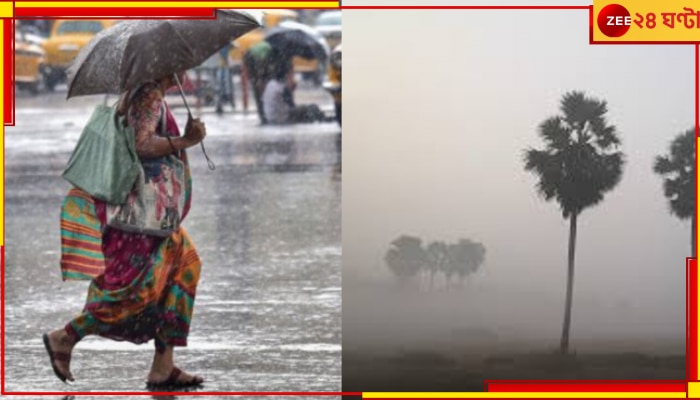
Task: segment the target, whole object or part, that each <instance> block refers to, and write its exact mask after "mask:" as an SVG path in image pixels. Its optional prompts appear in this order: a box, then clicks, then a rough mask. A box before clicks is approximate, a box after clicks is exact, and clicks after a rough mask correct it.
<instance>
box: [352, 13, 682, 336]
mask: <svg viewBox="0 0 700 400" xmlns="http://www.w3.org/2000/svg"><path fill="white" fill-rule="evenodd" d="M348 5H349V3H348ZM343 24H344V26H345V28H346V29H347V30H350V31H352V32H353V34H352V35H347V36H346V38H345V43H344V46H343V49H344V51H345V53H346V54H345V57H344V61H345V65H344V66H345V74H344V79H345V81H346V84H345V87H346V89H345V93H344V100H345V105H344V113H345V124H346V125H345V127H344V129H345V132H344V135H343V136H344V143H343V146H344V149H343V150H344V168H343V169H344V171H343V174H344V177H343V180H344V182H343V192H344V193H343V195H344V198H343V277H344V297H343V329H344V331H343V342H344V346H350V345H352V344H354V343H360V342H363V341H367V342H368V343H369V342H372V341H373V340H374V341H377V340H380V338H381V337H387V338H390V337H392V332H393V335H394V337H395V338H396V340H400V339H401V338H402V337H403V336H401V335H404V336H410V335H411V334H412V332H416V331H417V328H416V327H417V326H419V325H420V322H421V318H423V317H424V318H425V319H424V320H423V322H426V321H429V324H430V325H431V326H433V327H434V328H435V329H438V328H439V327H440V326H441V325H444V326H445V327H446V329H448V330H449V327H456V326H460V327H464V326H467V327H468V328H470V329H471V328H474V329H476V328H478V329H482V328H483V329H489V330H492V331H494V332H496V333H497V334H498V335H499V336H502V335H503V334H506V333H504V332H505V331H506V330H507V331H508V333H511V334H512V336H519V335H520V336H522V335H526V334H527V335H526V336H528V335H529V337H532V339H533V340H534V339H551V340H554V339H556V338H557V337H558V335H559V334H560V330H561V320H562V313H563V307H564V290H565V277H566V254H567V243H568V232H569V226H568V221H565V220H564V219H563V218H562V216H561V212H560V211H559V208H558V205H557V204H556V203H555V202H545V201H543V200H542V199H541V198H540V197H539V196H538V194H537V192H536V190H535V183H536V180H535V178H534V177H533V176H532V175H531V174H530V173H527V172H525V171H524V169H523V162H522V153H523V151H524V150H525V149H526V148H527V147H530V146H535V147H541V146H542V143H541V141H540V139H539V138H538V136H537V127H538V125H539V123H540V122H542V121H543V120H544V119H546V118H547V117H550V116H552V115H554V114H558V113H559V102H560V100H561V96H562V95H563V94H564V93H566V92H568V91H571V90H583V91H585V92H586V93H587V94H589V95H592V96H595V97H598V98H601V99H603V100H606V101H607V102H608V108H609V113H608V119H609V121H610V122H611V123H613V124H614V125H616V126H617V128H618V131H619V134H620V137H621V138H622V141H623V146H622V150H623V151H624V153H625V154H626V159H627V162H626V165H625V168H624V172H623V177H622V181H621V183H620V184H619V185H618V186H617V187H616V188H615V189H614V190H613V191H612V192H611V193H609V194H607V195H606V197H605V200H604V201H603V202H602V203H601V204H599V205H598V206H596V207H593V208H590V209H587V210H585V211H584V212H583V213H582V214H581V216H580V218H579V224H578V238H577V247H576V281H575V289H574V308H573V325H572V344H573V345H574V346H575V343H576V341H577V340H578V341H579V342H582V341H584V340H588V339H591V340H594V339H601V340H605V339H619V338H625V337H629V338H636V339H640V340H641V339H647V338H648V339H651V340H656V339H655V338H665V339H673V340H679V341H683V340H684V337H685V336H684V335H685V257H687V256H688V255H689V254H690V229H691V227H690V222H689V221H680V220H678V219H677V218H676V217H674V216H673V215H671V214H670V212H669V208H668V203H667V199H666V198H665V197H664V195H663V190H662V180H661V178H660V177H659V176H657V175H656V174H654V173H653V172H652V164H653V160H654V157H656V156H657V155H660V154H665V153H667V152H668V149H669V143H670V141H671V140H672V139H673V138H675V137H676V136H677V135H678V134H680V133H681V132H684V131H685V130H687V129H689V128H692V127H693V125H694V112H695V110H694V49H693V47H692V46H610V45H608V46H603V45H598V46H594V45H589V44H588V12H587V11H585V10H571V11H551V10H547V11H533V10H527V11H511V10H498V11H493V10H346V11H344V12H343ZM544 27H546V29H545V28H544ZM402 234H410V235H414V236H418V237H421V238H423V239H424V240H427V241H431V240H445V241H453V240H456V239H458V238H462V237H464V238H470V239H473V240H476V241H479V242H481V243H483V244H484V245H485V246H486V249H487V254H486V261H485V262H484V264H483V265H482V267H481V270H480V271H479V272H478V273H477V274H475V275H474V276H472V277H471V278H470V282H469V284H468V285H467V288H466V289H465V291H464V293H463V294H462V295H460V296H456V295H454V294H452V295H449V296H450V297H451V298H452V300H450V301H451V302H456V304H442V305H440V304H441V303H440V300H439V299H433V300H424V301H423V304H425V307H423V309H422V311H420V312H418V311H416V308H417V306H415V305H414V306H413V307H416V308H414V309H411V306H408V305H405V304H404V303H399V304H394V303H392V302H391V300H389V299H388V298H387V300H386V302H383V301H379V300H378V298H374V299H373V300H370V298H369V297H365V296H364V295H360V294H357V295H353V292H354V291H357V290H360V287H361V286H362V283H361V280H360V279H364V280H366V279H372V280H375V281H386V282H389V281H390V280H391V279H392V276H391V275H390V273H389V270H388V269H387V268H386V266H385V265H384V263H383V256H384V253H385V252H386V250H387V248H388V244H389V242H390V241H391V240H393V239H395V238H396V237H397V236H399V235H402ZM439 296H440V295H438V297H439ZM455 298H456V299H461V300H462V301H458V300H455ZM445 301H447V300H445ZM402 304H404V305H403V306H402ZM428 304H430V306H428ZM421 326H422V325H421ZM399 327H401V328H399ZM397 329H402V331H401V332H405V333H402V334H401V335H398V334H396V332H397ZM382 332H383V333H382ZM415 334H416V335H418V333H415ZM521 334H522V335H521ZM506 336H508V335H507V334H506ZM665 339H664V340H665ZM553 344H555V345H556V344H557V343H556V342H555V343H553Z"/></svg>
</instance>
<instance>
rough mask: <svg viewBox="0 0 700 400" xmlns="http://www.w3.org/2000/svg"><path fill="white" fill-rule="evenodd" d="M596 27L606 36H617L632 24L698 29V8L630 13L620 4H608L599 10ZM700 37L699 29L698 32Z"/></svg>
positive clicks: (646, 26)
mask: <svg viewBox="0 0 700 400" xmlns="http://www.w3.org/2000/svg"><path fill="white" fill-rule="evenodd" d="M597 24H598V29H600V31H601V32H602V33H603V34H604V35H605V36H607V37H611V38H619V37H622V36H623V35H625V34H626V33H627V32H628V31H629V30H630V28H631V27H632V26H636V27H638V28H639V29H646V30H654V29H659V28H663V29H678V28H680V29H698V30H700V10H699V11H695V10H694V9H692V8H690V7H683V12H661V13H656V12H646V13H638V12H636V13H634V15H632V14H631V13H630V12H629V10H627V8H625V7H624V6H622V5H620V4H608V5H606V6H605V7H603V8H602V9H601V10H600V13H598V18H597ZM698 34H699V35H698V36H699V37H700V31H699V32H698Z"/></svg>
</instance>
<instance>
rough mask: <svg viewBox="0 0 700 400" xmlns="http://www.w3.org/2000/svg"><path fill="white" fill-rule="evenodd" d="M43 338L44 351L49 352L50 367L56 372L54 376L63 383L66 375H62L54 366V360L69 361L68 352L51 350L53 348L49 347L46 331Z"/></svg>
mask: <svg viewBox="0 0 700 400" xmlns="http://www.w3.org/2000/svg"><path fill="white" fill-rule="evenodd" d="M43 339H44V347H45V348H46V352H47V353H49V360H51V368H53V373H54V374H56V377H58V379H60V380H61V381H62V382H63V383H66V380H67V379H68V377H66V376H65V375H63V373H62V372H61V371H60V370H59V369H58V368H56V364H55V361H61V362H65V363H70V354H68V353H61V352H58V351H53V349H51V343H50V342H49V335H48V334H47V333H45V334H44V336H43Z"/></svg>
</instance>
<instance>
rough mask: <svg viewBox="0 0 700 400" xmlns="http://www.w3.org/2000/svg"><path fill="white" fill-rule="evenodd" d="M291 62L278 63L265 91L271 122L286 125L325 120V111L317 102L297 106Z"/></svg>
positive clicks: (268, 116) (266, 105)
mask: <svg viewBox="0 0 700 400" xmlns="http://www.w3.org/2000/svg"><path fill="white" fill-rule="evenodd" d="M290 64H291V63H278V64H275V68H274V69H273V71H272V76H271V79H270V80H269V82H268V83H267V85H266V86H265V91H264V93H263V106H264V109H265V116H266V118H267V122H268V123H269V124H275V125H284V124H294V123H307V122H320V121H325V120H326V117H325V114H324V113H323V111H321V109H320V108H319V107H318V106H317V105H316V104H307V105H300V106H297V105H296V104H295V102H294V90H295V89H296V85H297V84H296V81H295V80H294V68H293V67H291V65H290Z"/></svg>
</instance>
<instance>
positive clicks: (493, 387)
mask: <svg viewBox="0 0 700 400" xmlns="http://www.w3.org/2000/svg"><path fill="white" fill-rule="evenodd" d="M487 389H488V391H489V392H630V393H631V392H645V393H648V392H664V393H669V392H685V391H686V385H685V383H489V384H488V385H487Z"/></svg>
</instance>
